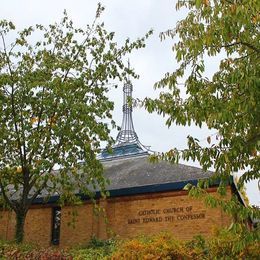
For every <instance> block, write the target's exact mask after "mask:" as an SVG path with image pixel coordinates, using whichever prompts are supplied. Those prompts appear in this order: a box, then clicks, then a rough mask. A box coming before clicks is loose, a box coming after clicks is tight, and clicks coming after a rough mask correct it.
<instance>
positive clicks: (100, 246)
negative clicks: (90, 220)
mask: <svg viewBox="0 0 260 260" xmlns="http://www.w3.org/2000/svg"><path fill="white" fill-rule="evenodd" d="M118 245H119V241H117V240H114V239H108V240H101V239H98V238H95V237H93V238H92V239H91V240H90V242H89V244H88V245H87V247H86V248H82V247H81V248H75V249H72V250H71V251H70V253H71V255H72V256H73V259H75V260H85V259H89V260H92V259H100V260H103V259H105V258H106V257H107V256H109V255H111V254H112V253H113V252H114V251H115V250H116V248H117V247H118Z"/></svg>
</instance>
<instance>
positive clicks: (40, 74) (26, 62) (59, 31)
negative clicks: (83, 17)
mask: <svg viewBox="0 0 260 260" xmlns="http://www.w3.org/2000/svg"><path fill="white" fill-rule="evenodd" d="M103 9H104V8H103V7H102V6H101V5H98V8H97V12H96V18H95V20H94V22H93V24H92V25H90V26H89V25H88V26H87V28H86V29H85V30H83V29H80V28H75V27H74V25H73V22H72V21H71V20H70V19H69V18H68V16H67V14H66V12H64V17H63V19H62V21H61V22H60V23H59V24H57V23H56V24H52V25H49V26H48V27H45V26H43V25H39V24H37V25H36V26H34V27H33V26H30V27H29V28H26V29H24V30H22V31H20V32H18V36H17V38H16V39H15V40H14V41H13V42H12V43H10V44H8V43H7V41H8V39H10V38H11V37H13V36H14V32H15V26H14V24H13V23H12V22H8V21H6V20H3V21H1V22H0V28H1V29H0V37H1V45H0V48H1V49H0V188H1V190H0V193H1V196H2V199H3V201H4V203H5V205H7V206H8V207H9V208H11V209H12V210H13V211H14V212H15V214H16V241H17V242H22V240H23V234H24V221H25V217H26V214H27V212H28V209H29V207H30V205H31V204H32V202H33V201H34V200H35V199H36V198H37V197H39V196H41V197H47V196H49V195H53V194H59V195H60V200H61V201H63V202H64V201H66V202H68V201H69V202H73V201H74V202H75V199H76V197H75V196H74V195H75V192H81V193H85V194H87V195H89V196H91V195H92V192H91V189H92V191H93V189H95V187H96V186H99V188H100V189H101V191H104V189H105V185H106V180H105V179H104V178H103V176H102V170H103V169H102V165H101V163H100V162H99V161H98V160H97V159H96V154H97V152H98V151H99V150H100V142H101V141H106V142H108V143H111V141H112V138H111V137H110V135H109V133H110V129H111V126H109V125H108V124H107V123H105V122H104V119H109V121H110V123H111V124H112V126H114V125H115V123H114V121H113V120H112V116H111V111H112V109H113V103H112V102H111V101H110V100H109V99H108V97H107V92H108V90H109V88H108V86H109V87H111V85H109V82H110V81H111V80H115V79H116V80H119V81H123V80H125V79H126V78H127V76H128V75H129V74H130V75H132V76H134V77H136V75H135V73H134V72H133V71H132V70H129V69H128V68H127V67H125V66H124V64H123V57H124V56H125V55H126V54H128V53H130V52H131V51H132V50H133V49H139V48H142V47H144V41H145V39H146V38H147V37H148V36H149V35H150V34H151V32H148V33H147V34H146V35H145V36H144V37H143V38H140V39H137V40H136V41H134V42H130V40H129V39H127V40H126V41H125V43H124V44H123V45H122V46H117V43H116V42H115V41H114V33H112V32H111V33H109V32H107V31H106V30H105V28H104V24H103V23H100V22H99V19H100V14H101V12H102V11H103ZM35 39H37V40H35ZM38 39H41V40H38ZM55 167H58V168H59V171H55V170H54V169H55Z"/></svg>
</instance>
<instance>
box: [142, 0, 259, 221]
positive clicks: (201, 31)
mask: <svg viewBox="0 0 260 260" xmlns="http://www.w3.org/2000/svg"><path fill="white" fill-rule="evenodd" d="M182 7H185V8H187V9H189V12H188V14H187V16H186V18H185V19H183V20H181V21H180V22H178V23H177V25H176V27H175V29H173V30H168V31H166V32H163V33H161V38H162V39H164V38H165V37H172V38H174V39H177V40H176V42H175V43H174V45H173V50H174V51H175V53H176V59H177V61H178V62H179V66H178V68H177V70H176V71H174V72H173V73H167V74H166V75H165V77H164V78H163V79H162V80H160V81H159V82H157V83H156V84H155V87H156V88H166V86H167V87H168V88H167V90H165V91H164V92H161V94H160V96H159V98H157V99H150V98H146V99H145V100H144V103H143V104H144V106H145V107H146V109H147V110H148V111H149V112H154V111H156V112H157V113H159V114H162V115H164V116H166V117H167V121H166V124H167V126H171V125H172V124H173V123H176V124H179V125H190V124H191V123H192V122H193V123H195V124H196V125H197V126H199V127H201V126H202V124H206V125H207V126H208V128H209V129H216V130H217V132H218V134H217V137H216V138H218V140H215V142H213V143H212V140H211V137H208V138H207V140H208V143H209V144H210V145H209V146H208V147H205V146H202V145H201V143H200V142H199V140H197V139H196V138H194V137H192V136H189V137H188V148H187V149H184V150H182V151H179V150H178V149H177V148H174V149H172V150H170V151H169V152H166V153H162V154H160V155H159V157H160V158H162V159H166V160H169V161H172V162H178V160H179V158H180V157H181V158H183V159H185V160H190V159H191V160H198V161H199V163H200V165H201V166H202V167H203V169H204V170H208V169H209V168H210V167H214V169H215V172H216V175H215V176H217V177H218V178H220V186H219V191H220V190H222V191H223V190H224V189H223V188H224V187H225V185H226V184H227V183H228V180H229V178H230V176H231V175H232V174H233V173H234V172H237V171H239V170H242V171H244V174H243V176H242V177H241V178H240V180H239V186H241V185H243V183H244V182H247V181H249V180H253V179H259V177H260V157H259V148H260V102H259V100H260V77H259V76H260V34H259V32H260V27H259V22H260V3H259V1H256V0H246V1H244V0H189V1H185V0H184V1H182V0H180V1H178V2H177V5H176V8H177V9H180V8H182ZM215 56H220V57H224V58H222V60H221V62H220V64H219V68H218V70H217V71H216V72H215V73H214V75H213V76H212V78H211V79H209V78H207V77H205V76H204V74H205V71H206V70H207V68H206V67H205V63H204V61H205V58H206V57H207V58H208V59H210V58H211V59H212V58H213V57H215ZM186 72H187V73H188V76H187V78H186V79H185V80H184V82H185V83H184V89H185V90H186V94H187V96H186V98H182V97H181V95H180V86H179V85H178V82H180V79H182V80H183V77H184V73H186ZM185 76H186V74H185ZM207 185H208V183H207V182H206V183H205V182H204V183H202V182H199V184H198V188H197V189H195V187H192V186H189V187H187V188H189V189H191V193H192V192H193V194H196V193H198V192H199V191H201V190H200V189H199V188H200V187H202V186H207ZM201 192H202V191H201ZM208 201H211V202H212V203H213V200H212V199H210V200H208ZM218 203H219V204H221V205H222V206H223V207H224V208H225V209H226V210H227V208H230V210H231V208H233V209H234V207H235V206H234V205H235V204H236V203H233V204H230V205H229V206H230V207H229V206H226V204H225V205H224V204H223V203H222V202H221V201H219V202H218ZM213 204H214V203H213ZM240 209H241V208H240ZM238 215H239V218H241V221H243V220H244V219H246V218H248V217H249V216H251V217H252V216H253V217H258V218H259V211H257V210H253V209H250V208H249V210H248V211H247V210H246V209H242V210H240V213H238Z"/></svg>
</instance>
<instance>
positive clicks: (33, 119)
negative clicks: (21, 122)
mask: <svg viewBox="0 0 260 260" xmlns="http://www.w3.org/2000/svg"><path fill="white" fill-rule="evenodd" d="M38 121H39V118H38V117H32V118H31V124H34V123H37V122H38Z"/></svg>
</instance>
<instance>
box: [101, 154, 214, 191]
mask: <svg viewBox="0 0 260 260" xmlns="http://www.w3.org/2000/svg"><path fill="white" fill-rule="evenodd" d="M102 163H103V166H104V176H105V178H108V179H109V180H110V185H109V186H108V187H107V189H108V190H114V189H122V188H131V187H138V186H149V185H162V184H166V183H179V182H187V181H192V180H193V181H194V180H196V181H197V180H198V179H204V178H208V177H209V176H210V175H211V174H212V173H211V172H204V171H203V170H202V169H200V168H197V167H192V166H187V165H183V164H171V163H169V162H165V161H160V162H157V163H152V162H150V161H149V158H148V156H147V155H143V156H139V157H128V158H121V159H117V160H111V161H103V162H102Z"/></svg>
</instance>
